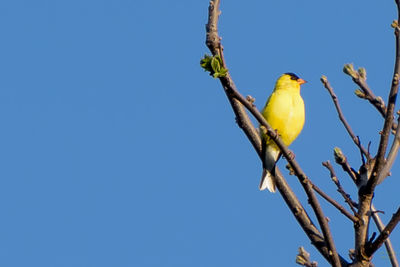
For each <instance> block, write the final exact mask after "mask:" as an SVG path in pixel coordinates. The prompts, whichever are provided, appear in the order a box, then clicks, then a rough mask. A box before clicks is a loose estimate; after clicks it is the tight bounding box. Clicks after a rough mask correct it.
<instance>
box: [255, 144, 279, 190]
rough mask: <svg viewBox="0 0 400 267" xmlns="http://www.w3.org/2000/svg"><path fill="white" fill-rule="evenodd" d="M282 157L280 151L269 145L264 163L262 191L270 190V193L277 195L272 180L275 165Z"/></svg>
mask: <svg viewBox="0 0 400 267" xmlns="http://www.w3.org/2000/svg"><path fill="white" fill-rule="evenodd" d="M279 156H280V151H279V149H278V148H277V147H275V146H274V145H269V146H267V147H266V151H265V158H264V163H263V172H262V176H261V182H260V186H259V188H260V190H261V191H262V190H265V189H268V190H269V191H270V192H272V193H275V190H276V186H275V182H274V180H273V179H272V175H271V172H272V171H273V169H274V168H275V163H276V162H277V160H278V158H279Z"/></svg>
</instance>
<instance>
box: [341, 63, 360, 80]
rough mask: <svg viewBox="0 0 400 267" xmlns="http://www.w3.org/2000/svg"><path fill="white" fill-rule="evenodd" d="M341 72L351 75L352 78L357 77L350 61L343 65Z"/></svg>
mask: <svg viewBox="0 0 400 267" xmlns="http://www.w3.org/2000/svg"><path fill="white" fill-rule="evenodd" d="M343 72H344V73H346V74H347V75H349V76H351V77H352V78H353V79H356V78H358V73H357V72H356V71H355V70H354V66H353V64H351V63H349V64H345V65H344V67H343Z"/></svg>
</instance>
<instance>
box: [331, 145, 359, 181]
mask: <svg viewBox="0 0 400 267" xmlns="http://www.w3.org/2000/svg"><path fill="white" fill-rule="evenodd" d="M334 157H335V162H336V163H337V164H339V165H340V166H341V167H342V169H343V170H344V171H345V172H346V173H347V174H348V175H349V176H350V178H351V179H352V180H353V182H354V183H355V184H357V182H358V177H357V173H356V172H355V171H354V170H353V168H352V167H351V166H350V164H349V162H348V161H347V157H346V156H345V155H344V154H343V152H342V150H341V149H340V148H338V147H336V148H335V149H334Z"/></svg>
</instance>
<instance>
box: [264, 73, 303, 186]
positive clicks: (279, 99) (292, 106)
mask: <svg viewBox="0 0 400 267" xmlns="http://www.w3.org/2000/svg"><path fill="white" fill-rule="evenodd" d="M304 83H306V81H305V80H303V79H301V78H299V77H298V76H297V75H296V74H294V73H292V72H287V73H284V74H282V75H281V76H280V77H279V78H278V80H277V81H276V84H275V88H274V91H273V92H272V94H271V95H270V96H269V98H268V100H267V102H266V104H265V106H264V108H263V109H262V111H261V114H262V115H263V117H264V118H265V120H266V121H267V122H268V124H269V125H270V126H271V127H272V128H273V129H274V130H275V131H276V132H277V134H278V135H279V136H280V138H281V140H282V141H283V143H284V144H285V145H286V146H289V145H290V144H291V143H292V142H293V141H294V140H295V139H296V138H297V136H298V135H299V134H300V132H301V130H302V129H303V126H304V122H305V108H304V101H303V98H302V97H301V95H300V87H301V85H302V84H304ZM260 127H261V126H260ZM260 134H261V138H262V140H263V172H262V176H261V182H260V186H259V189H260V190H265V189H268V190H269V191H270V192H275V191H276V185H275V182H274V181H273V179H272V177H271V173H273V170H274V168H275V164H276V162H277V161H278V159H279V158H280V156H281V151H280V149H279V148H278V146H277V145H276V144H275V142H274V141H273V140H272V139H271V138H270V137H269V136H267V135H266V134H265V133H263V131H262V130H261V129H260Z"/></svg>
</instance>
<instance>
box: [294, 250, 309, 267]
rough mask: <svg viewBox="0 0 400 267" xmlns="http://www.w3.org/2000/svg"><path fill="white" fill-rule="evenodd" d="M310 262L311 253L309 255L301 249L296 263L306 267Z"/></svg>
mask: <svg viewBox="0 0 400 267" xmlns="http://www.w3.org/2000/svg"><path fill="white" fill-rule="evenodd" d="M309 262H310V253H308V252H307V251H306V250H305V249H304V248H303V247H299V253H298V254H297V256H296V263H297V264H300V265H302V266H305V265H306V264H307V263H309Z"/></svg>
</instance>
